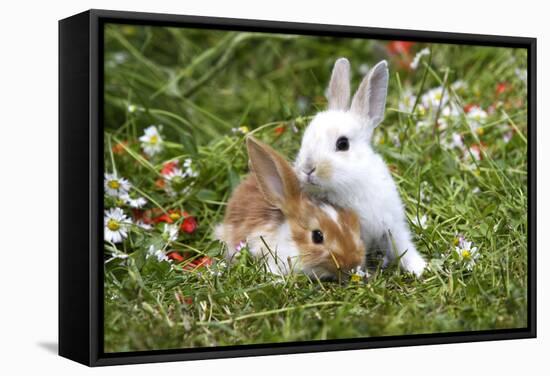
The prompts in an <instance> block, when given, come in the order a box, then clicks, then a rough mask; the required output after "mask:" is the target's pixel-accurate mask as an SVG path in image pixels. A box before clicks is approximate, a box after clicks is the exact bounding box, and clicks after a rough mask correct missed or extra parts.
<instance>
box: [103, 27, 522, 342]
mask: <svg viewBox="0 0 550 376" xmlns="http://www.w3.org/2000/svg"><path fill="white" fill-rule="evenodd" d="M395 46H396V44H395V43H393V44H392V43H388V42H385V41H375V40H367V39H355V40H345V39H335V38H328V37H305V36H285V35H276V34H258V33H232V32H222V31H205V30H183V29H177V28H150V27H137V26H130V25H108V26H107V28H106V33H105V102H104V103H105V111H104V113H105V118H104V125H105V137H104V142H105V171H106V172H116V173H117V175H118V176H122V177H125V178H127V179H129V180H130V182H131V184H132V187H133V188H132V193H134V194H136V195H138V196H142V197H145V198H146V199H147V204H146V206H145V208H144V210H145V213H155V214H154V215H162V214H163V213H170V212H171V211H173V210H179V211H186V212H187V213H188V215H190V216H193V217H194V218H195V219H196V220H197V222H198V226H197V228H196V229H195V230H194V231H190V232H189V233H187V232H184V231H181V232H180V234H179V236H178V238H177V240H176V241H174V242H173V243H171V244H170V245H168V244H167V239H166V238H165V237H163V234H162V230H163V227H162V225H163V224H157V225H156V226H153V228H152V229H149V230H145V229H143V228H140V227H138V226H136V225H135V224H133V223H132V224H127V225H126V226H127V230H128V237H127V238H126V239H125V240H124V241H123V242H120V243H115V244H113V243H111V242H105V268H104V271H105V273H104V274H105V282H104V296H105V321H104V322H105V327H104V329H105V338H104V345H105V351H106V352H120V351H137V350H151V349H171V348H188V347H204V346H225V345H239V344H251V343H276V342H287V341H306V340H323V339H336V338H359V337H370V336H388V335H402V334H418V333H440V332H453V331H474V330H485V329H501V328H519V327H525V326H526V325H527V304H526V303H527V218H526V209H527V190H526V188H527V185H526V184H527V183H526V181H527V180H526V179H527V154H526V150H527V141H526V139H527V104H526V87H525V83H524V81H523V80H522V77H521V74H522V72H523V71H524V70H525V68H526V52H525V51H524V50H516V49H504V48H493V47H474V46H453V45H440V44H434V45H427V44H426V45H425V44H414V45H413V46H406V48H405V50H406V49H407V48H411V49H410V51H409V52H406V51H405V52H392V51H395V48H394V47H395ZM422 48H429V50H430V55H429V56H424V57H423V58H422V60H421V62H420V64H419V67H418V68H417V69H416V70H411V69H409V68H408V63H409V62H410V60H411V59H412V58H413V57H414V54H415V52H417V51H419V50H421V49H422ZM339 56H346V57H348V58H349V59H350V61H351V63H352V67H353V85H354V86H353V87H356V86H357V85H358V83H359V80H360V79H361V77H362V74H361V73H360V70H361V71H364V68H365V67H364V66H362V64H365V63H367V64H369V65H372V64H374V63H375V62H376V61H378V60H380V59H382V58H385V59H389V63H390V74H391V77H390V88H389V93H388V104H387V111H386V118H385V120H384V122H383V124H382V125H381V126H380V127H379V129H377V130H376V131H375V144H376V145H375V146H376V149H377V150H378V151H379V152H380V153H381V154H382V155H383V156H384V158H385V160H386V161H387V163H388V164H389V166H390V168H391V170H392V173H393V175H394V179H395V180H396V182H397V183H398V186H399V189H400V191H401V193H402V197H403V200H404V203H405V206H406V208H407V215H408V218H409V220H410V225H411V229H412V231H413V233H414V236H415V243H416V244H417V246H418V248H419V250H420V251H421V252H422V254H423V255H424V256H425V257H426V258H427V259H428V260H430V262H429V270H428V271H427V272H426V273H425V274H424V276H423V278H421V279H417V278H414V277H413V276H411V275H409V274H407V273H403V272H402V271H400V270H399V269H398V268H396V267H389V268H387V269H384V270H380V269H377V270H375V271H374V272H373V275H372V276H371V278H370V279H369V280H368V281H367V282H357V283H349V284H343V285H342V284H338V283H321V282H320V281H317V280H312V279H309V278H308V277H306V276H303V275H289V276H284V277H279V276H275V275H272V274H269V273H268V272H266V268H265V265H264V264H263V263H262V262H261V261H260V260H255V259H252V258H251V257H250V255H249V254H248V253H247V252H246V251H244V252H242V253H241V255H240V256H239V258H238V259H237V260H236V261H235V262H234V263H232V264H230V265H224V263H223V262H220V261H221V260H223V259H224V258H223V252H224V249H223V247H222V245H221V244H220V243H218V242H217V241H215V240H214V239H213V238H212V232H213V227H214V226H215V225H216V224H217V223H219V222H220V221H221V220H222V217H223V213H224V208H225V205H226V202H227V200H228V198H229V195H230V193H231V191H232V190H233V188H234V187H235V186H236V185H237V184H238V183H239V181H240V179H241V178H242V177H243V176H245V175H246V172H247V156H246V152H245V147H244V142H243V141H244V134H242V132H239V131H237V132H235V131H233V129H234V128H238V127H242V126H246V127H247V128H248V131H249V133H253V134H254V135H255V136H257V137H258V138H260V139H262V140H263V141H265V142H267V143H269V144H271V145H273V146H274V147H275V148H276V149H277V150H279V151H280V152H282V153H283V154H285V155H287V156H288V158H289V159H292V158H293V156H295V155H296V152H297V150H298V148H299V144H300V140H301V134H302V132H303V131H304V129H305V127H306V126H307V123H308V121H309V119H310V118H311V116H313V115H314V114H315V113H316V112H317V111H319V110H322V109H324V108H325V105H326V102H325V99H324V97H323V93H324V89H325V87H326V85H327V83H328V79H329V75H330V71H331V68H332V64H333V62H334V60H335V59H336V58H337V57H339ZM457 81H460V82H462V84H456V82H457ZM433 88H443V90H444V94H443V96H440V95H439V96H438V95H437V93H435V94H436V95H433V98H432V99H434V98H435V99H434V100H433V103H432V105H425V101H426V100H428V99H429V98H428V96H429V95H430V93H432V94H434V92H433V91H431V90H432V89H433ZM447 98H448V99H447ZM407 101H408V103H407ZM449 105H452V108H453V109H454V112H453V113H451V114H449V113H448V112H446V110H447V109H448V108H447V107H449ZM472 105H475V106H479V107H480V108H482V109H484V110H485V111H486V115H487V116H486V117H482V118H479V119H476V118H475V116H473V114H474V112H475V108H474V110H472ZM472 111H473V112H472ZM152 124H154V125H157V126H158V127H159V129H160V125H162V129H161V131H160V132H161V136H162V139H163V142H162V152H160V153H159V154H157V155H155V156H153V157H148V156H147V155H144V154H143V152H142V149H141V146H140V143H139V141H138V139H139V137H140V136H141V135H142V134H143V131H144V129H145V128H146V127H148V126H150V125H152ZM436 124H437V126H436ZM453 135H455V136H456V135H458V136H459V139H460V140H461V141H462V142H463V144H464V146H460V145H454V146H453V145H452V144H451V141H452V137H453ZM477 153H479V154H480V158H479V160H478V159H476V158H474V157H475V156H476V154H477ZM187 158H189V159H191V160H192V166H193V169H194V170H196V171H197V172H198V176H197V177H191V178H186V179H185V180H184V187H185V188H186V191H185V192H184V193H181V194H177V195H175V196H171V195H169V194H167V192H166V190H165V189H164V188H162V187H161V186H160V185H159V184H162V182H163V175H162V173H161V170H162V168H163V165H164V164H165V163H166V162H167V161H174V160H177V161H179V162H180V163H181V162H182V161H183V160H184V159H187ZM115 206H117V207H121V208H122V209H123V211H124V212H125V214H126V215H127V216H128V217H129V218H131V217H133V216H135V215H137V212H134V211H132V210H131V208H129V207H128V205H127V204H125V203H123V202H121V200H120V199H117V198H113V197H110V196H108V195H106V196H105V208H106V209H108V208H112V207H115ZM142 214H143V213H142ZM423 217H425V224H424V225H421V222H423ZM182 220H183V218H180V219H178V220H177V223H178V224H181V223H182V222H181V221H182ZM457 234H460V235H462V236H464V237H465V238H466V239H467V240H469V241H472V242H473V244H474V245H475V246H477V247H478V249H479V254H480V257H479V259H478V260H477V262H476V263H475V265H474V266H473V268H472V269H471V270H469V269H468V267H467V265H466V263H465V262H464V260H461V259H460V257H458V256H457V254H456V253H455V252H454V250H455V246H456V238H457ZM151 246H152V247H153V249H160V250H161V251H162V252H163V253H167V252H169V251H172V250H177V251H178V252H180V254H183V255H184V256H185V258H186V259H185V261H183V263H180V264H177V263H175V262H172V263H169V262H166V261H159V260H158V259H157V258H156V257H151V256H149V257H148V249H149V248H150V247H151ZM203 256H207V257H208V258H209V259H212V260H213V264H212V265H211V266H202V267H195V266H194V265H195V264H196V263H197V262H198V260H203V261H204V260H208V259H206V258H202V257H203ZM184 266H185V267H184Z"/></svg>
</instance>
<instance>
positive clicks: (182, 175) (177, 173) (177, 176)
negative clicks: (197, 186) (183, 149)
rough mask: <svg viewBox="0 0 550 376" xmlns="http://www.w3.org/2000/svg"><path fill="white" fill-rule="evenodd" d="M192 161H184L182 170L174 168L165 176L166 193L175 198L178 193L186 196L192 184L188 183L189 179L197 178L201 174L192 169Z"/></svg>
mask: <svg viewBox="0 0 550 376" xmlns="http://www.w3.org/2000/svg"><path fill="white" fill-rule="evenodd" d="M191 164H192V160H191V159H189V158H187V159H185V160H184V161H183V165H182V168H179V167H174V168H173V169H172V171H170V172H168V173H167V174H165V175H164V179H165V180H166V183H167V184H166V191H167V192H168V194H170V195H172V196H175V195H176V194H177V193H180V194H186V193H187V192H188V191H189V189H190V184H189V183H188V182H187V181H186V180H187V179H189V178H196V177H197V176H198V175H199V173H198V172H197V171H196V170H194V169H193V168H192V167H191Z"/></svg>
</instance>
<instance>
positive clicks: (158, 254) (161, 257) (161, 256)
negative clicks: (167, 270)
mask: <svg viewBox="0 0 550 376" xmlns="http://www.w3.org/2000/svg"><path fill="white" fill-rule="evenodd" d="M151 256H153V257H155V258H156V259H157V260H158V261H169V259H168V256H166V254H165V253H164V252H163V251H162V250H160V249H155V247H154V246H153V245H151V246H149V249H148V250H147V258H149V257H151Z"/></svg>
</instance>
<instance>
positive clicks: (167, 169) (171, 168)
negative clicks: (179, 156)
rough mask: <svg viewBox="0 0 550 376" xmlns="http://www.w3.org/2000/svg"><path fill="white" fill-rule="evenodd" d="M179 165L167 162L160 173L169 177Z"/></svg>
mask: <svg viewBox="0 0 550 376" xmlns="http://www.w3.org/2000/svg"><path fill="white" fill-rule="evenodd" d="M177 165H178V161H171V162H166V163H165V164H164V165H163V166H162V170H160V173H161V174H162V175H168V174H169V173H171V172H172V171H174V169H175V168H176V167H177Z"/></svg>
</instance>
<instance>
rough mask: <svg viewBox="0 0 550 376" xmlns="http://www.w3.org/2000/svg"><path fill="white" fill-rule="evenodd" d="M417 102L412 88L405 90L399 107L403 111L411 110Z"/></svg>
mask: <svg viewBox="0 0 550 376" xmlns="http://www.w3.org/2000/svg"><path fill="white" fill-rule="evenodd" d="M415 102H416V96H415V95H414V94H413V93H412V91H411V90H410V89H407V90H404V91H403V96H402V97H401V100H400V101H399V104H398V108H399V111H402V112H411V111H412V109H413V106H414V103H415Z"/></svg>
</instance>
